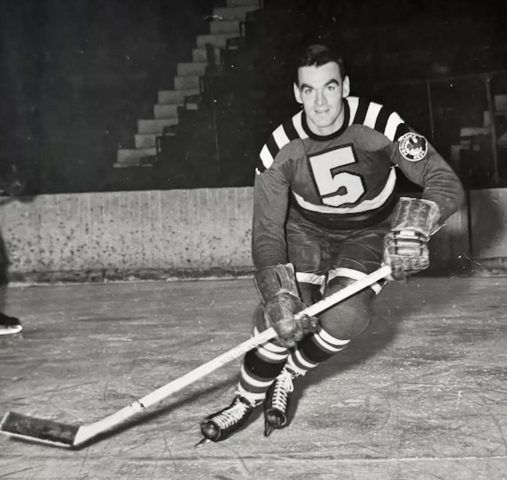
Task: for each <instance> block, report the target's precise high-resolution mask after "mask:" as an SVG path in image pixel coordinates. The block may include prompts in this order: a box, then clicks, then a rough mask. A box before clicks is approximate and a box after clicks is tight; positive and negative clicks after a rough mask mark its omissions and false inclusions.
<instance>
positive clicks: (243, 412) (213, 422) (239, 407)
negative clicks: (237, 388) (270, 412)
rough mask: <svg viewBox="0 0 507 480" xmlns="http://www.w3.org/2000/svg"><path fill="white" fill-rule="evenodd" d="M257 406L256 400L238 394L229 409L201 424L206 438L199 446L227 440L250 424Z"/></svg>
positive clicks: (215, 414)
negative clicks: (209, 442)
mask: <svg viewBox="0 0 507 480" xmlns="http://www.w3.org/2000/svg"><path fill="white" fill-rule="evenodd" d="M257 405H258V403H256V402H255V400H253V399H250V398H247V397H246V396H243V395H239V394H236V397H235V398H234V400H233V401H232V403H231V404H230V405H229V406H228V407H227V408H224V409H223V410H220V411H219V412H216V413H213V414H212V415H210V416H208V417H206V418H205V419H204V420H203V421H202V422H201V432H202V434H203V435H204V438H203V439H202V440H201V442H199V443H198V444H197V445H201V444H203V443H207V442H208V441H212V442H219V441H221V440H225V439H226V438H227V437H229V436H230V435H231V434H233V433H234V432H237V431H238V430H240V429H241V428H242V427H243V426H244V425H245V424H246V423H247V422H248V420H249V419H250V417H251V416H252V414H253V412H254V410H255V407H256V406H257Z"/></svg>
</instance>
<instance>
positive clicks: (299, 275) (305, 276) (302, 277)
mask: <svg viewBox="0 0 507 480" xmlns="http://www.w3.org/2000/svg"><path fill="white" fill-rule="evenodd" d="M325 278H326V277H325V276H324V275H316V274H315V273H305V272H296V280H297V281H298V282H301V283H311V284H312V285H319V286H321V285H322V284H323V283H324V280H325Z"/></svg>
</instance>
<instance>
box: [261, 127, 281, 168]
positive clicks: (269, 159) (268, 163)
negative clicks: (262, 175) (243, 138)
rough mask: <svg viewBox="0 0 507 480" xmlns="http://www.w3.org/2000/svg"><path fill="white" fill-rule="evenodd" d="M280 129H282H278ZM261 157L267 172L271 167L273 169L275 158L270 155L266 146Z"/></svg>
mask: <svg viewBox="0 0 507 480" xmlns="http://www.w3.org/2000/svg"><path fill="white" fill-rule="evenodd" d="M278 128H280V127H278ZM259 156H260V157H261V161H262V164H263V165H264V168H265V169H266V170H267V169H268V168H269V167H271V164H272V163H273V160H274V159H273V157H272V156H271V153H269V149H268V146H267V145H264V146H263V147H262V150H261V153H260V155H259Z"/></svg>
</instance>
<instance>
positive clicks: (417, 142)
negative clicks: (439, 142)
mask: <svg viewBox="0 0 507 480" xmlns="http://www.w3.org/2000/svg"><path fill="white" fill-rule="evenodd" d="M398 144H399V148H400V153H401V154H402V155H403V158H405V159H406V160H408V161H409V162H418V161H419V160H422V159H423V158H424V157H425V156H426V154H427V153H428V141H427V140H426V139H425V138H424V137H423V136H422V135H419V134H417V133H412V132H409V133H405V135H403V136H402V137H401V138H400V139H399V140H398Z"/></svg>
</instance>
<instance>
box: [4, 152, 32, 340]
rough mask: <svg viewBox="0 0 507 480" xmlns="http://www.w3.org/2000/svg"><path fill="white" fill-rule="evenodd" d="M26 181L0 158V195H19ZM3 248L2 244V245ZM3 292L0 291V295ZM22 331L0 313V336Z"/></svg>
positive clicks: (5, 160) (6, 161)
mask: <svg viewBox="0 0 507 480" xmlns="http://www.w3.org/2000/svg"><path fill="white" fill-rule="evenodd" d="M25 183H26V181H25V180H23V179H22V176H21V175H20V173H19V171H18V168H17V166H16V165H15V164H14V163H12V162H10V161H8V160H7V159H6V158H3V157H2V158H0V195H6V196H9V197H13V196H16V195H19V194H20V193H21V192H22V191H23V189H24V188H25ZM1 246H2V247H3V242H2V245H1ZM0 257H1V258H0V289H2V288H5V286H6V284H7V278H6V271H7V263H8V260H7V255H5V252H0ZM3 293H5V292H1V291H0V295H2V294H3ZM22 329H23V327H22V325H21V322H20V321H19V319H18V318H16V317H9V316H8V315H5V314H4V313H2V312H0V335H12V334H14V333H19V332H20V331H21V330H22Z"/></svg>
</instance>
